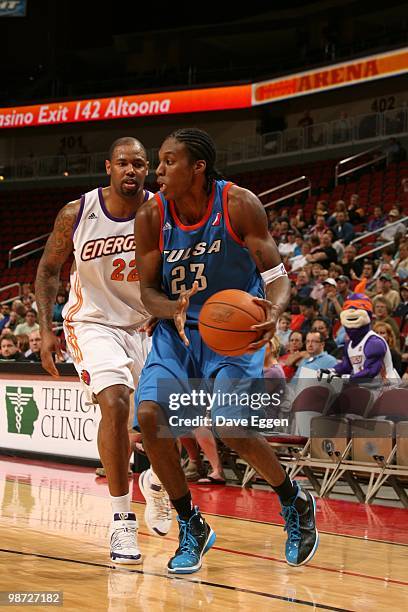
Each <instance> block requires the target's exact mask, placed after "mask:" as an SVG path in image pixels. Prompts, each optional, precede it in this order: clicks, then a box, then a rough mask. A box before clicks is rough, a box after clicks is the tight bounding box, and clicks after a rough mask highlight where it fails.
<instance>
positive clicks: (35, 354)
mask: <svg viewBox="0 0 408 612" xmlns="http://www.w3.org/2000/svg"><path fill="white" fill-rule="evenodd" d="M28 341H29V345H30V349H29V350H28V351H27V352H26V354H25V356H26V358H27V359H28V361H34V362H36V363H41V355H40V351H41V335H40V331H39V330H37V331H32V332H31V334H30V335H29V336H28Z"/></svg>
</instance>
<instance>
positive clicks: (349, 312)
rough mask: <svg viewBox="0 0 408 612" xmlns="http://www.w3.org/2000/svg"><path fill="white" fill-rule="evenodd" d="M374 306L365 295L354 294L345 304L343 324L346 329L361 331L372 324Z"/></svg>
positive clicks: (342, 313) (342, 312)
mask: <svg viewBox="0 0 408 612" xmlns="http://www.w3.org/2000/svg"><path fill="white" fill-rule="evenodd" d="M372 316H373V304H372V302H371V300H370V298H369V297H367V296H366V295H365V294H364V293H352V294H351V295H349V296H348V298H347V300H346V301H345V302H344V304H343V309H342V311H341V313H340V321H341V324H342V325H344V327H345V328H346V329H359V328H360V327H363V326H364V325H369V324H370V323H371V318H372Z"/></svg>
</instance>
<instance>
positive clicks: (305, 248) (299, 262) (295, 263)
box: [290, 241, 311, 272]
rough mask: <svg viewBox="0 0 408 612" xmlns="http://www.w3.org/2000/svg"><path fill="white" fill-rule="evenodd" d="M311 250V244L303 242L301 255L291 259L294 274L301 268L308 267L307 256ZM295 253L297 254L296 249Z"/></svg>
mask: <svg viewBox="0 0 408 612" xmlns="http://www.w3.org/2000/svg"><path fill="white" fill-rule="evenodd" d="M310 250H311V244H310V242H306V241H305V242H303V244H302V248H301V251H300V255H295V256H294V257H291V258H290V269H291V271H292V272H296V271H297V270H300V269H301V268H303V267H304V266H306V265H307V259H306V256H307V255H308V254H309V253H310ZM295 253H296V249H295Z"/></svg>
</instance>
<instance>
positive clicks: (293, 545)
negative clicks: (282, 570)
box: [281, 482, 319, 565]
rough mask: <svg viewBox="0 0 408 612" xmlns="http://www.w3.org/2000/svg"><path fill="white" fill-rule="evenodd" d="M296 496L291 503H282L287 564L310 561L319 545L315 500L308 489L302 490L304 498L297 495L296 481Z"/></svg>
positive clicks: (298, 488) (298, 490) (299, 563)
mask: <svg viewBox="0 0 408 612" xmlns="http://www.w3.org/2000/svg"><path fill="white" fill-rule="evenodd" d="M293 484H294V485H296V487H297V493H296V496H295V497H294V498H293V499H292V501H291V503H290V504H288V505H286V504H282V502H281V506H282V512H281V516H283V518H284V521H285V531H287V534H288V539H287V540H286V547H285V556H286V561H287V562H288V563H289V565H303V564H304V563H307V562H308V561H310V559H311V558H312V557H313V555H314V554H315V552H316V550H317V547H318V545H319V534H318V532H317V529H316V502H315V500H314V497H313V495H310V493H309V491H303V493H304V494H305V495H306V500H304V499H302V498H301V497H299V493H300V491H301V489H300V487H299V485H298V484H297V482H294V483H293Z"/></svg>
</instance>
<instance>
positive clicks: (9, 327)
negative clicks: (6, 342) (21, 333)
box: [1, 310, 18, 334]
mask: <svg viewBox="0 0 408 612" xmlns="http://www.w3.org/2000/svg"><path fill="white" fill-rule="evenodd" d="M17 321H18V315H17V313H16V312H15V311H14V310H11V311H10V315H9V318H8V319H7V322H6V323H5V324H4V325H3V327H2V330H1V333H2V334H4V333H10V332H14V330H15V328H16V327H17Z"/></svg>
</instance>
